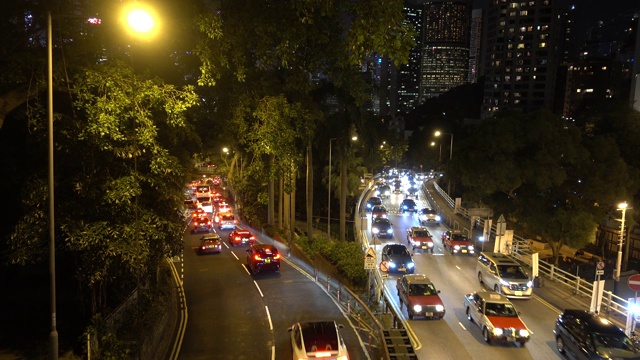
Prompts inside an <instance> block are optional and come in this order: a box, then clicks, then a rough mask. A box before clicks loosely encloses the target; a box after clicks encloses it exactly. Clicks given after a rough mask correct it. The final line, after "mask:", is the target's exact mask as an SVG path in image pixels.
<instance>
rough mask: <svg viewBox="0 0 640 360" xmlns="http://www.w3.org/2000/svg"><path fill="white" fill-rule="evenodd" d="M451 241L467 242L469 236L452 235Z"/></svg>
mask: <svg viewBox="0 0 640 360" xmlns="http://www.w3.org/2000/svg"><path fill="white" fill-rule="evenodd" d="M451 239H453V240H460V241H466V240H467V235H462V234H453V235H451Z"/></svg>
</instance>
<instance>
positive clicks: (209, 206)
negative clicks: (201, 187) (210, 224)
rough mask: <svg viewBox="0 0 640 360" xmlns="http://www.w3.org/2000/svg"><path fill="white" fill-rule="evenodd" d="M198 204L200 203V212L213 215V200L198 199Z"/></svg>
mask: <svg viewBox="0 0 640 360" xmlns="http://www.w3.org/2000/svg"><path fill="white" fill-rule="evenodd" d="M198 203H200V206H201V207H202V210H204V211H205V212H207V213H210V214H213V199H212V198H211V196H200V197H198Z"/></svg>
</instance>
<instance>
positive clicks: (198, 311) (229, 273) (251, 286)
mask: <svg viewBox="0 0 640 360" xmlns="http://www.w3.org/2000/svg"><path fill="white" fill-rule="evenodd" d="M216 231H217V232H218V234H219V235H220V236H221V238H222V239H223V249H222V253H220V254H210V255H198V254H197V253H196V248H197V246H198V243H199V238H200V236H202V235H193V234H190V233H189V232H188V231H187V232H186V233H185V236H184V244H185V248H184V289H185V294H186V299H187V309H188V321H187V327H186V331H185V336H184V340H183V343H182V347H181V351H180V354H179V358H180V359H234V360H235V359H252V360H253V359H286V358H291V345H290V340H289V332H288V331H287V329H288V328H289V326H291V325H292V324H294V323H295V322H299V321H300V322H302V321H310V320H335V321H336V322H337V323H339V324H343V325H344V329H343V337H344V340H345V342H346V344H347V346H348V349H349V355H350V356H351V359H355V360H363V359H367V356H366V355H365V352H364V351H363V347H362V343H361V341H360V339H359V338H358V336H357V335H356V333H355V331H354V330H353V326H352V325H353V324H351V323H350V322H349V320H348V319H347V318H346V317H345V316H344V314H343V313H342V312H341V311H340V309H339V307H338V306H336V304H335V303H334V302H333V300H332V299H331V297H330V296H328V295H327V294H326V292H325V290H324V289H323V288H322V287H321V286H320V285H319V284H318V283H316V282H315V281H314V279H313V278H312V277H311V276H310V275H308V274H306V273H304V272H303V271H302V269H300V268H298V267H297V266H296V265H295V264H293V263H292V262H290V261H289V260H287V259H285V260H284V261H283V263H282V264H281V269H280V272H279V273H265V274H257V275H252V274H251V273H249V271H248V270H247V268H246V266H245V265H244V263H245V259H246V249H247V247H229V244H228V242H227V239H228V234H229V232H230V230H222V231H219V230H216ZM259 238H260V237H259Z"/></svg>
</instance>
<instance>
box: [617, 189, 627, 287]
mask: <svg viewBox="0 0 640 360" xmlns="http://www.w3.org/2000/svg"><path fill="white" fill-rule="evenodd" d="M627 206H628V204H627V202H626V201H625V202H623V203H620V204H618V210H622V219H620V239H619V241H618V259H617V261H616V273H615V276H614V280H615V281H616V282H617V281H620V266H621V265H622V243H623V242H624V218H625V215H626V212H627Z"/></svg>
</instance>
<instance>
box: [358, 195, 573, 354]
mask: <svg viewBox="0 0 640 360" xmlns="http://www.w3.org/2000/svg"><path fill="white" fill-rule="evenodd" d="M403 198H404V195H402V194H396V195H391V197H390V198H389V199H385V200H384V203H385V206H386V207H387V209H389V219H390V220H391V222H392V224H393V229H394V239H375V240H372V239H371V238H370V233H369V238H370V244H374V245H373V247H374V249H375V250H376V252H377V254H378V259H380V256H379V255H380V250H381V249H382V246H383V245H384V244H386V243H394V242H399V243H404V244H405V245H408V243H407V240H406V230H407V229H408V228H410V227H411V226H418V219H417V216H415V215H412V214H410V213H406V214H400V213H399V211H398V208H399V204H400V202H401V201H402V199H403ZM422 199H424V197H422ZM422 199H420V200H418V201H417V202H418V204H420V205H422V204H423V203H422ZM419 208H422V207H419ZM368 216H369V217H370V215H368ZM428 229H429V230H430V232H431V233H432V235H433V239H434V241H435V244H436V248H435V250H434V253H433V254H431V253H427V252H424V253H422V252H421V251H422V250H415V251H413V253H414V256H413V259H414V262H415V264H416V267H415V268H416V271H415V272H416V273H423V274H426V275H427V276H428V277H429V278H430V279H431V281H433V283H434V285H435V286H436V288H438V289H440V290H441V293H440V296H441V298H442V300H443V302H444V304H445V307H446V311H447V313H446V315H445V317H444V319H442V320H425V319H420V318H416V319H414V320H408V318H407V312H406V308H405V309H403V310H404V311H403V312H402V316H403V318H404V319H403V320H404V321H405V322H406V327H407V329H408V331H409V333H410V334H411V335H412V339H413V341H414V342H415V344H416V347H415V349H416V354H417V355H418V357H419V358H421V359H427V358H433V359H514V358H516V359H558V358H560V355H559V354H558V353H557V351H556V350H555V341H554V339H553V332H552V329H553V326H554V324H555V319H556V318H557V316H558V314H559V310H558V309H556V308H555V307H553V306H551V305H550V304H548V303H546V302H545V301H544V300H543V299H541V298H539V297H537V296H534V297H533V298H532V299H530V300H513V303H514V305H515V307H516V309H517V310H518V311H519V312H520V313H521V315H520V316H521V318H522V319H523V321H524V323H525V324H526V325H527V326H528V327H529V329H530V330H531V331H532V335H531V340H530V341H529V342H528V343H527V344H526V346H525V347H523V348H521V347H516V346H515V345H502V344H491V345H488V344H486V343H485V342H484V341H483V339H482V335H481V330H480V328H478V327H477V326H476V325H475V324H474V323H471V322H470V321H469V320H467V317H466V315H465V309H464V307H463V296H464V294H467V293H470V292H473V291H475V290H478V289H480V288H481V285H480V284H479V282H478V279H477V277H476V273H475V268H476V261H477V256H470V255H452V254H451V253H449V252H448V251H445V250H444V248H443V245H442V241H441V236H442V233H443V232H444V231H446V230H447V228H446V227H444V226H443V225H431V226H429V227H428ZM478 245H480V244H478ZM478 250H480V249H479V248H478ZM485 250H488V251H492V250H493V249H488V248H487V249H485ZM401 276H402V274H390V275H389V277H388V279H387V280H386V289H385V291H386V292H387V294H388V295H389V298H390V299H392V300H393V302H394V304H393V306H394V307H395V308H396V309H398V306H399V305H398V297H397V294H396V290H395V284H396V279H397V278H399V277H401Z"/></svg>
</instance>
